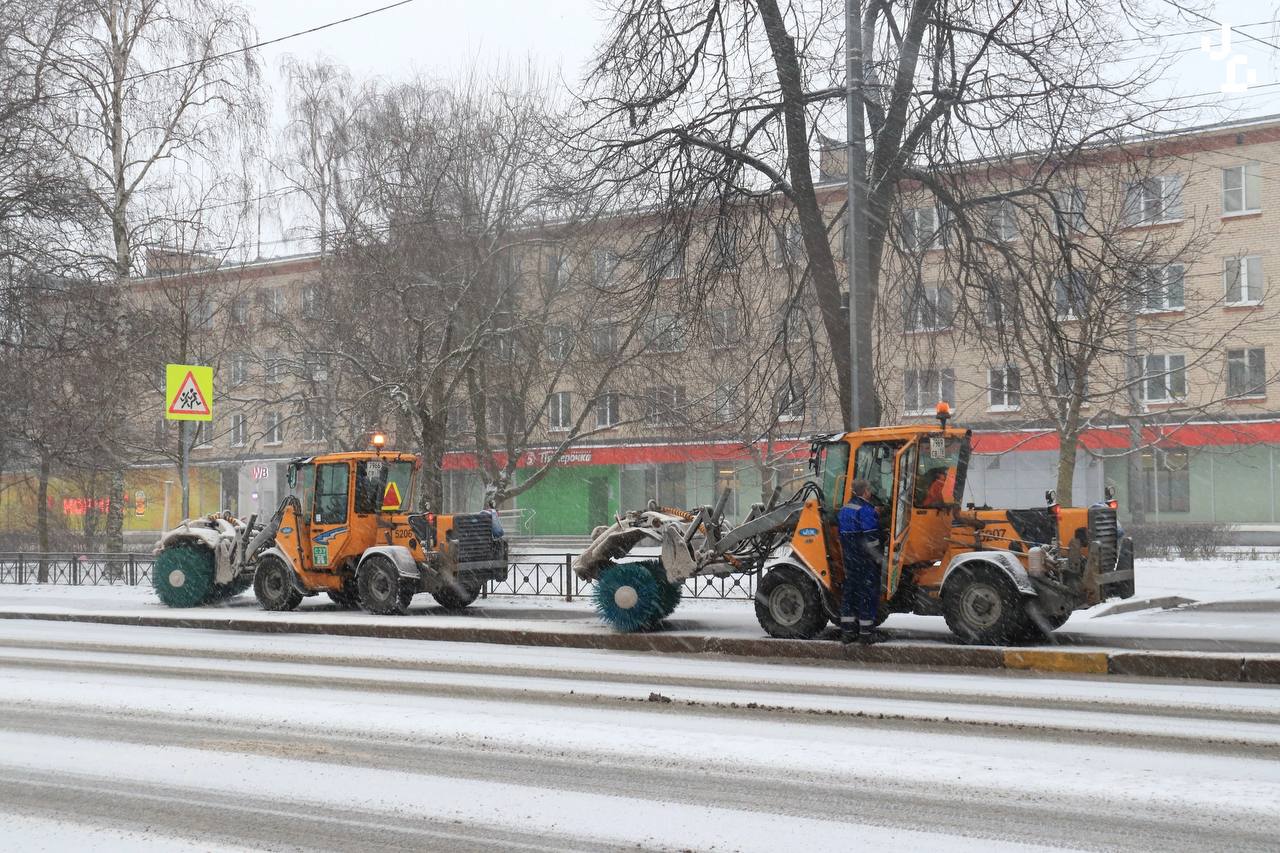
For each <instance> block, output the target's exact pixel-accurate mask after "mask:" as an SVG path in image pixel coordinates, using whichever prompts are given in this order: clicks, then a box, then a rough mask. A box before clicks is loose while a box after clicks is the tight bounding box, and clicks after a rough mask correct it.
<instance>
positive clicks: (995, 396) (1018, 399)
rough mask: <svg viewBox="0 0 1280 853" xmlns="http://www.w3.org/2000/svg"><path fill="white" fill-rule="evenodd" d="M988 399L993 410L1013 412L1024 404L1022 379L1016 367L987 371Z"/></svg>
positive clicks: (996, 368) (994, 368)
mask: <svg viewBox="0 0 1280 853" xmlns="http://www.w3.org/2000/svg"><path fill="white" fill-rule="evenodd" d="M987 399H988V402H989V404H990V407H991V411H993V412H1012V411H1015V410H1016V409H1017V408H1018V407H1019V406H1021V405H1022V380H1021V377H1020V376H1019V375H1018V368H1016V367H993V368H991V369H990V370H988V371H987Z"/></svg>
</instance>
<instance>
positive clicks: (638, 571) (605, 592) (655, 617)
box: [591, 563, 663, 634]
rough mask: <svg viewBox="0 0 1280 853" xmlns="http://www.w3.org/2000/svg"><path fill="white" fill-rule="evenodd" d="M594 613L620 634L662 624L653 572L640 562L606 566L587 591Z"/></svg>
mask: <svg viewBox="0 0 1280 853" xmlns="http://www.w3.org/2000/svg"><path fill="white" fill-rule="evenodd" d="M591 598H592V602H593V603H594V604H595V608H596V613H599V614H600V618H601V619H602V620H604V622H605V623H606V624H607V625H609V626H610V627H612V628H614V629H615V630H617V631H621V632H623V633H628V634H629V633H632V632H634V631H644V630H647V629H649V628H652V627H654V626H655V625H657V624H658V623H659V622H661V621H662V618H663V613H662V607H663V603H662V591H661V590H660V588H659V586H658V581H657V580H656V579H655V578H654V576H653V572H651V571H650V570H649V569H648V567H646V566H645V565H644V564H642V563H622V564H620V565H619V564H615V565H611V566H608V567H606V568H605V569H604V570H603V571H601V572H600V576H599V577H598V578H597V579H596V585H595V588H594V589H593V590H592V592H591Z"/></svg>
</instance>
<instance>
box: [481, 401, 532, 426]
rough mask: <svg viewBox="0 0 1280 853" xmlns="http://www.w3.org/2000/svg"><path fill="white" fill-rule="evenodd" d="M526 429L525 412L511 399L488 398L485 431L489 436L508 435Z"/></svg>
mask: <svg viewBox="0 0 1280 853" xmlns="http://www.w3.org/2000/svg"><path fill="white" fill-rule="evenodd" d="M523 429H524V410H523V409H520V408H517V407H516V404H515V402H514V401H513V400H512V399H511V398H510V397H497V396H494V397H488V398H486V400H485V431H486V432H488V433H489V435H507V434H509V433H511V432H519V431H521V430H523Z"/></svg>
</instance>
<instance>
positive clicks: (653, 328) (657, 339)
mask: <svg viewBox="0 0 1280 853" xmlns="http://www.w3.org/2000/svg"><path fill="white" fill-rule="evenodd" d="M684 349H685V340H684V324H683V323H682V322H681V320H680V317H679V316H678V315H676V314H660V315H658V316H657V317H654V318H652V319H651V320H650V321H649V351H650V352H684Z"/></svg>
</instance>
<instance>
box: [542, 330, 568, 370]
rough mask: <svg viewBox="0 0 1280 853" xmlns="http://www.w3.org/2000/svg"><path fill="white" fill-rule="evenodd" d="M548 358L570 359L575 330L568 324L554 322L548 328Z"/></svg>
mask: <svg viewBox="0 0 1280 853" xmlns="http://www.w3.org/2000/svg"><path fill="white" fill-rule="evenodd" d="M546 337H547V358H549V359H551V360H552V361H557V362H560V361H568V359H569V354H570V351H571V350H572V349H573V330H571V329H570V328H569V327H568V326H565V325H562V324H559V323H553V324H552V325H550V326H547V328H546Z"/></svg>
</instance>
